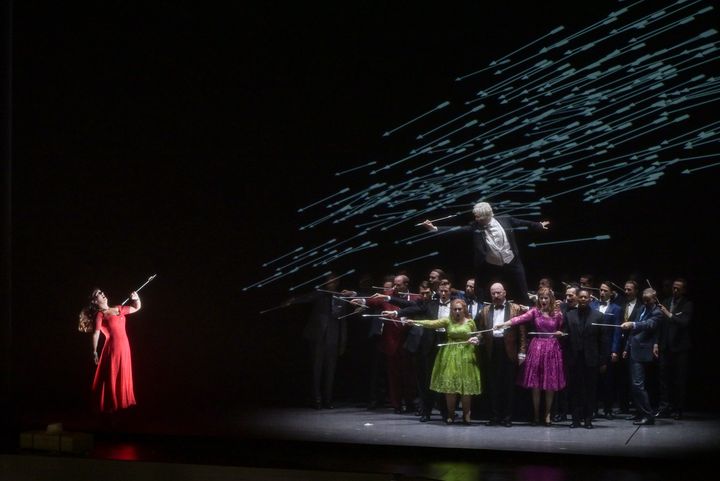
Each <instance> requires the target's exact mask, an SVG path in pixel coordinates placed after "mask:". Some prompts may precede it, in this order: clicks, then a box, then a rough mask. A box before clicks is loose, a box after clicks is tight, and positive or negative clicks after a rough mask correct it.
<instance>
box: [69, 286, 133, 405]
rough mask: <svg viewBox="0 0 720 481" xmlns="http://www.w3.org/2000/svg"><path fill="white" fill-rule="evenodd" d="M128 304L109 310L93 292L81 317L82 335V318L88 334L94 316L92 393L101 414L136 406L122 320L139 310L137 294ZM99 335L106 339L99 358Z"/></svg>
mask: <svg viewBox="0 0 720 481" xmlns="http://www.w3.org/2000/svg"><path fill="white" fill-rule="evenodd" d="M130 300H131V305H127V306H121V305H118V306H113V307H110V306H109V305H108V299H107V297H106V296H105V293H104V292H103V291H102V290H100V289H94V290H93V292H92V295H91V296H90V309H89V310H88V311H87V312H86V313H85V314H81V322H80V330H81V331H82V330H84V328H83V320H82V317H83V316H86V320H85V326H86V327H85V329H87V330H88V331H89V330H90V328H89V326H88V324H89V323H88V322H87V321H88V320H89V319H93V316H94V330H93V338H92V339H93V340H92V344H93V356H94V358H95V364H96V365H97V368H96V370H95V379H94V380H93V385H92V391H93V400H94V402H95V403H96V406H97V407H98V409H99V410H100V412H105V413H112V412H116V411H118V410H120V409H125V408H128V407H130V406H133V405H135V393H134V391H133V377H132V359H131V355H130V343H129V342H128V338H127V334H126V332H125V316H126V315H127V314H132V313H134V312H137V311H138V310H140V305H141V304H140V297H139V296H138V294H137V292H132V293H131V294H130ZM100 333H102V334H103V336H104V337H105V343H104V345H103V348H102V352H101V353H100V356H98V352H97V348H98V341H99V339H100Z"/></svg>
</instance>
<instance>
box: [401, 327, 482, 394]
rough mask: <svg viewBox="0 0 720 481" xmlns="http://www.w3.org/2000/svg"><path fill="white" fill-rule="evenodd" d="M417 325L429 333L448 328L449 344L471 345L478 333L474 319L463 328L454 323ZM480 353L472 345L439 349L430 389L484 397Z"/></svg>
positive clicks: (457, 345)
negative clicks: (459, 342)
mask: <svg viewBox="0 0 720 481" xmlns="http://www.w3.org/2000/svg"><path fill="white" fill-rule="evenodd" d="M413 323H414V324H417V325H418V326H422V327H425V328H429V329H439V328H441V327H444V328H445V329H446V330H447V337H448V342H458V341H467V340H468V339H469V338H470V337H471V334H470V332H472V331H475V330H476V329H475V323H474V322H473V321H472V320H471V319H466V320H465V322H464V323H462V324H457V323H454V322H451V321H450V319H438V320H436V321H413ZM476 351H477V346H475V345H473V344H470V343H467V344H451V345H449V346H442V347H439V348H438V354H437V356H436V357H435V365H434V366H433V371H432V378H431V379H430V389H432V390H433V391H437V392H441V393H457V394H480V392H481V388H480V366H479V365H478V361H477V356H476Z"/></svg>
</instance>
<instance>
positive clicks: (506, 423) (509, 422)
mask: <svg viewBox="0 0 720 481" xmlns="http://www.w3.org/2000/svg"><path fill="white" fill-rule="evenodd" d="M500 424H502V425H503V426H505V427H506V428H511V427H512V421H510V420H509V419H504V420H502V421H501V422H500Z"/></svg>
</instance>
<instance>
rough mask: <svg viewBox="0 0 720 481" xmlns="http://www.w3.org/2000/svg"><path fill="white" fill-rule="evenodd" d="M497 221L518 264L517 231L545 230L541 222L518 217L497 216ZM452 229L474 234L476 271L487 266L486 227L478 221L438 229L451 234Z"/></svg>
mask: <svg viewBox="0 0 720 481" xmlns="http://www.w3.org/2000/svg"><path fill="white" fill-rule="evenodd" d="M495 220H497V221H498V222H499V223H500V225H501V226H502V228H503V229H504V230H505V235H506V236H507V239H508V243H509V244H510V248H511V249H512V251H513V254H514V255H515V257H514V259H513V260H515V259H517V261H518V262H520V250H519V249H518V246H517V241H516V240H515V230H520V229H521V228H525V229H529V230H533V231H540V230H543V227H542V224H541V223H540V222H533V221H529V220H523V219H518V218H517V217H512V216H509V215H498V216H495ZM450 229H453V232H464V233H470V234H472V238H473V257H474V265H475V269H476V270H477V269H480V268H482V267H483V265H484V264H485V258H486V257H487V251H488V247H487V242H486V241H485V226H483V225H481V224H480V223H478V222H476V221H473V222H471V223H470V224H468V225H466V226H463V227H460V228H457V227H438V230H439V231H444V232H449V231H450Z"/></svg>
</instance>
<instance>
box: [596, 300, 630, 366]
mask: <svg viewBox="0 0 720 481" xmlns="http://www.w3.org/2000/svg"><path fill="white" fill-rule="evenodd" d="M597 309H598V312H600V305H599V304H598V307H597ZM624 312H625V311H623V308H622V307H620V306H618V305H617V304H615V303H613V302H609V303H608V306H607V309H605V314H602V313H601V315H602V316H603V317H602V320H601V321H600V322H601V323H603V324H614V325H616V326H619V325H620V324H622V323H623V315H624ZM603 329H604V330H605V334H606V335H607V337H608V342H607V345H606V349H607V350H606V351H605V352H604V355H606V356H609V355H610V353H612V352H620V339H621V338H620V335H619V334H620V332H619V331H622V329H620V328H617V327H603Z"/></svg>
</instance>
